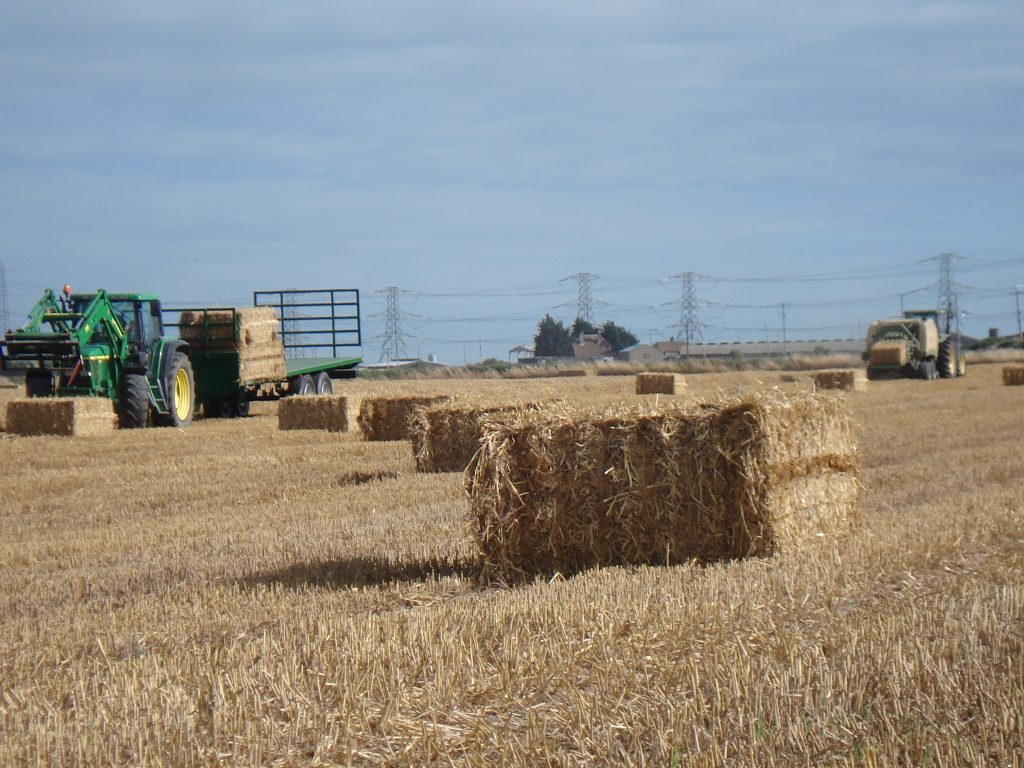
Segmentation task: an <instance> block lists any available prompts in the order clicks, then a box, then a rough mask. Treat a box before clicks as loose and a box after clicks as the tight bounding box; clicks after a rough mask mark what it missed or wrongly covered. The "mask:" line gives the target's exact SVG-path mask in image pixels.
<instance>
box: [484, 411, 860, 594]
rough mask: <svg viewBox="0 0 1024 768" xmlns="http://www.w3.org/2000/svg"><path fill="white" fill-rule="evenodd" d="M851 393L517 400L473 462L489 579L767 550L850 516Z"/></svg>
mask: <svg viewBox="0 0 1024 768" xmlns="http://www.w3.org/2000/svg"><path fill="white" fill-rule="evenodd" d="M857 466H858V462H857V447H856V443H855V441H854V436H853V425H852V421H851V418H850V415H849V410H848V406H847V404H846V402H845V399H844V398H842V397H838V396H835V395H825V394H816V393H815V394H801V395H797V396H792V397H784V396H783V395H781V394H780V393H779V392H777V391H772V392H767V393H760V394H753V395H748V396H745V397H742V398H739V397H730V398H725V399H721V400H717V401H712V402H703V403H687V404H683V405H675V406H672V407H668V408H665V409H663V410H660V411H652V410H641V409H637V408H635V407H634V408H625V407H623V408H620V409H619V410H617V411H613V412H604V413H596V412H593V411H586V410H578V409H577V410H574V409H571V408H564V409H563V410H562V411H561V412H558V413H551V412H544V413H539V412H517V413H513V414H511V415H503V416H501V417H499V418H495V419H493V420H491V421H489V422H487V423H485V428H484V436H483V440H482V446H481V450H480V451H479V453H477V455H476V457H475V458H474V459H473V461H472V463H471V464H470V466H469V467H468V469H467V470H466V488H467V491H468V493H469V496H470V503H471V510H472V515H473V518H474V522H475V530H476V535H477V544H478V546H479V548H480V552H481V557H482V572H483V576H484V579H485V580H497V581H516V580H519V579H522V578H526V577H530V576H534V575H550V574H552V573H555V572H562V573H573V572H576V571H579V570H582V569H584V568H589V567H593V566H601V565H618V564H641V563H651V564H661V563H677V562H680V561H685V560H688V559H691V558H697V559H700V560H718V559H723V558H737V557H744V556H751V555H768V554H772V553H774V552H776V551H779V550H784V549H790V548H793V547H796V546H799V545H800V544H801V543H802V542H805V541H806V540H808V539H812V538H816V537H818V536H821V535H831V534H833V533H835V532H837V531H839V530H842V529H845V528H846V527H847V526H848V525H849V524H850V521H851V520H852V519H853V518H854V516H855V514H856V502H857Z"/></svg>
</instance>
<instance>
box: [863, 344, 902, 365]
mask: <svg viewBox="0 0 1024 768" xmlns="http://www.w3.org/2000/svg"><path fill="white" fill-rule="evenodd" d="M909 354H910V353H909V351H908V349H907V344H906V342H904V341H876V342H875V343H874V344H872V345H871V349H870V350H869V351H868V358H869V359H870V361H871V364H872V365H898V366H900V367H902V366H904V365H906V364H907V363H908V362H910V358H909V357H908V355H909Z"/></svg>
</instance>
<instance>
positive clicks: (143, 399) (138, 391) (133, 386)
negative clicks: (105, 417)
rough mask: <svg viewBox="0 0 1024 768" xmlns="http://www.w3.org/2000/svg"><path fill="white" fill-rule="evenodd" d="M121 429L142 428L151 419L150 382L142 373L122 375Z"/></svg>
mask: <svg viewBox="0 0 1024 768" xmlns="http://www.w3.org/2000/svg"><path fill="white" fill-rule="evenodd" d="M118 416H119V418H120V422H121V429H142V428H143V427H145V426H146V422H147V421H148V420H149V383H148V382H147V381H146V377H145V376H143V375H142V374H140V373H126V374H123V375H122V376H121V407H120V409H119V413H118Z"/></svg>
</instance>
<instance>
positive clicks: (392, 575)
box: [235, 557, 479, 589]
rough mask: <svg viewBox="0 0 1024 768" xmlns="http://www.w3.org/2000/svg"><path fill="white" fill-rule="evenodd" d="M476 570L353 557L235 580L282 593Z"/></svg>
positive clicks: (459, 565) (248, 586)
mask: <svg viewBox="0 0 1024 768" xmlns="http://www.w3.org/2000/svg"><path fill="white" fill-rule="evenodd" d="M478 571H479V568H478V567H477V566H475V565H474V564H471V563H466V562H451V561H447V560H439V559H429V560H413V561H410V562H407V563H394V562H390V561H388V560H385V559H383V558H372V557H353V558H342V559H339V560H326V561H321V562H316V563H295V564H294V565H289V566H286V567H284V568H278V569H275V570H269V571H260V572H258V573H254V574H252V575H251V576H246V577H244V578H241V579H238V580H237V581H236V582H235V583H236V584H238V586H240V587H242V588H243V589H254V588H257V587H273V586H281V587H284V588H286V589H302V588H304V587H326V588H328V589H330V588H337V589H344V588H349V587H371V586H377V585H380V584H389V583H392V582H396V581H426V580H427V579H431V578H434V579H437V578H444V577H446V576H460V577H463V578H467V579H470V578H473V577H475V576H476V574H477V573H478Z"/></svg>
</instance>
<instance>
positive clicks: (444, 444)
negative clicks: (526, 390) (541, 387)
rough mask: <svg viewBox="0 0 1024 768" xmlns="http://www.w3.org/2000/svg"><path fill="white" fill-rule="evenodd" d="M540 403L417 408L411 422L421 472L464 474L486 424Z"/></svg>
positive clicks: (413, 444)
mask: <svg viewBox="0 0 1024 768" xmlns="http://www.w3.org/2000/svg"><path fill="white" fill-rule="evenodd" d="M537 408H539V406H538V405H537V404H536V403H528V404H522V405H519V404H510V403H502V404H500V405H486V404H480V405H475V404H465V403H441V404H439V405H433V406H429V407H426V408H417V409H416V410H415V412H414V414H413V416H412V420H411V422H410V432H411V438H410V439H411V440H412V452H413V456H414V458H415V459H416V471H417V472H462V471H463V470H464V469H465V468H466V467H467V466H468V465H469V462H470V461H471V460H472V458H473V455H474V454H475V453H476V452H477V451H478V450H479V449H480V440H481V438H482V436H483V429H484V427H483V424H484V422H485V421H487V420H489V419H491V418H494V417H496V416H501V415H504V414H509V413H511V412H514V411H516V410H522V409H532V410H536V409H537Z"/></svg>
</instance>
